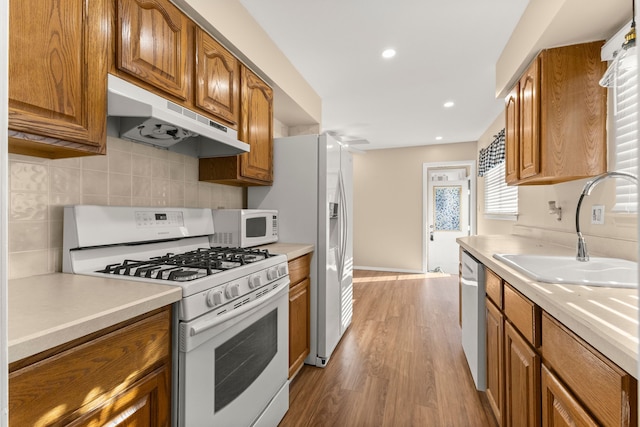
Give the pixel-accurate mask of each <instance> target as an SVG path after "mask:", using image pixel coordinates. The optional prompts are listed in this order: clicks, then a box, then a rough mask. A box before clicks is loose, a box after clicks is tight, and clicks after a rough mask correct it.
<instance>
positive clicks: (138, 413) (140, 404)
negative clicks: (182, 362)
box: [69, 367, 171, 427]
mask: <svg viewBox="0 0 640 427" xmlns="http://www.w3.org/2000/svg"><path fill="white" fill-rule="evenodd" d="M169 384H170V381H169V369H168V368H166V367H162V368H160V369H158V370H156V371H155V372H152V373H151V374H149V375H147V376H146V377H144V378H142V379H141V380H139V381H137V382H136V383H135V384H134V385H133V386H132V387H130V388H129V389H128V390H126V391H124V392H122V393H120V394H118V395H116V396H115V397H114V398H113V399H111V400H109V401H108V402H106V403H105V404H104V405H103V406H102V407H101V408H98V409H96V410H94V411H92V412H90V413H88V414H87V415H85V416H83V417H81V418H79V419H77V420H75V421H74V422H72V423H70V424H69V427H80V426H82V427H85V426H86V427H90V426H106V425H108V426H113V427H119V426H122V427H124V426H154V427H155V426H157V427H160V426H165V425H169V418H170V417H169V414H170V411H171V408H170V402H171V390H170V387H169Z"/></svg>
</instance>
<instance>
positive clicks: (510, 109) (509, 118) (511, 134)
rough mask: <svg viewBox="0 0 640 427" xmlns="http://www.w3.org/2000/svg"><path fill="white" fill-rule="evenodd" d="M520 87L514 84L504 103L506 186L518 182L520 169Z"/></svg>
mask: <svg viewBox="0 0 640 427" xmlns="http://www.w3.org/2000/svg"><path fill="white" fill-rule="evenodd" d="M519 91H520V85H519V84H516V86H515V87H514V88H513V90H512V91H511V93H509V95H508V96H507V99H506V101H505V104H506V108H505V122H506V123H505V157H506V159H505V160H506V165H505V168H506V170H505V181H506V182H507V184H510V183H513V182H516V181H518V178H519V176H518V171H519V169H520V162H519V156H520V127H519V126H520V108H519V107H520V105H519V103H518V92H519Z"/></svg>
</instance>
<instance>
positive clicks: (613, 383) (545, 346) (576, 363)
mask: <svg viewBox="0 0 640 427" xmlns="http://www.w3.org/2000/svg"><path fill="white" fill-rule="evenodd" d="M542 357H543V360H544V361H545V364H546V365H547V366H551V367H552V369H553V371H554V372H555V374H556V375H557V376H558V377H559V378H560V379H561V380H562V381H563V382H564V383H565V384H566V385H567V386H568V388H569V389H570V390H571V391H572V392H573V394H574V395H575V396H576V398H577V399H578V400H579V401H581V403H582V404H583V405H584V407H586V408H588V410H589V412H591V414H593V416H595V418H596V419H597V420H598V422H599V423H601V424H603V425H607V426H609V425H610V426H636V425H637V424H636V423H637V401H636V396H637V381H636V380H635V379H634V378H633V377H632V376H631V375H629V374H627V373H626V372H624V371H623V370H622V369H620V368H619V367H618V366H616V365H615V364H613V363H612V362H610V361H609V360H608V359H606V358H605V357H604V356H603V355H601V354H600V353H598V351H596V350H595V349H593V348H592V347H591V346H589V345H588V344H587V343H585V342H584V341H582V340H581V339H580V338H578V337H577V336H576V335H575V334H574V333H573V332H571V331H569V330H568V329H566V328H565V327H564V326H563V325H561V324H560V323H558V322H557V321H556V320H555V319H553V318H552V317H551V316H549V315H548V314H547V313H544V314H543V315H542Z"/></svg>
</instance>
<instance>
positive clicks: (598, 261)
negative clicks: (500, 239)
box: [493, 254, 638, 288]
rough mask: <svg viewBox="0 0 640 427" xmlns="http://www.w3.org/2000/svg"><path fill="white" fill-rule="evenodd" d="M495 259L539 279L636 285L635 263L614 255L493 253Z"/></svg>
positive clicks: (624, 285)
mask: <svg viewBox="0 0 640 427" xmlns="http://www.w3.org/2000/svg"><path fill="white" fill-rule="evenodd" d="M493 257H494V258H496V259H498V260H500V261H502V262H504V263H505V264H507V265H509V266H510V267H513V268H515V269H516V270H518V271H520V272H521V273H523V274H524V275H526V276H528V277H529V278H531V279H533V280H536V281H538V282H546V283H563V284H571V285H588V286H607V287H612V288H637V287H638V263H636V262H633V261H628V260H625V259H617V258H598V257H591V259H590V260H589V261H586V262H580V261H577V260H576V259H575V257H569V256H549V255H512V254H494V255H493Z"/></svg>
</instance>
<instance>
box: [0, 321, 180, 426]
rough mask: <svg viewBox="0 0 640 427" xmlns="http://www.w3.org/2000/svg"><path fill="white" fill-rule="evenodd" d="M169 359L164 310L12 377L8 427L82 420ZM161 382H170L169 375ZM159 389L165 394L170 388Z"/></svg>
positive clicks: (17, 371) (41, 362)
mask: <svg viewBox="0 0 640 427" xmlns="http://www.w3.org/2000/svg"><path fill="white" fill-rule="evenodd" d="M170 357H171V311H170V309H165V310H163V311H161V312H159V313H157V314H154V315H152V316H150V317H146V318H143V319H142V320H140V321H138V322H136V323H133V324H130V325H128V326H124V327H123V328H121V329H117V330H115V331H113V332H110V333H108V334H106V335H103V336H100V337H98V338H96V339H94V340H91V341H88V342H85V343H83V344H80V345H78V346H76V347H72V348H69V349H67V350H65V351H62V352H61V353H57V354H54V355H52V356H50V357H48V358H46V359H44V360H41V361H39V362H36V363H33V364H31V365H27V366H24V367H22V368H20V369H17V370H15V371H13V372H11V373H10V374H9V420H10V423H11V425H16V426H34V425H51V424H56V425H57V424H58V423H60V425H61V424H63V423H66V422H69V421H71V420H73V419H75V418H78V417H79V416H84V415H86V414H88V413H90V412H92V411H95V410H96V409H97V408H99V407H102V406H103V405H105V404H107V403H108V402H109V401H110V400H111V399H112V398H113V397H114V395H116V394H117V393H119V392H122V391H124V390H126V389H129V388H130V387H132V386H134V384H135V383H136V382H137V381H138V380H139V379H140V378H142V377H143V376H144V375H146V374H148V373H150V372H151V371H153V370H154V369H158V368H160V367H161V366H163V365H165V366H170ZM167 369H169V368H167ZM163 378H165V380H166V381H170V375H165V376H164V377H163ZM163 389H166V390H170V383H168V384H166V385H163ZM65 425H66V424H65Z"/></svg>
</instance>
